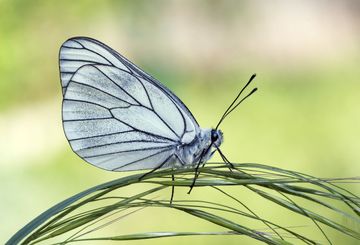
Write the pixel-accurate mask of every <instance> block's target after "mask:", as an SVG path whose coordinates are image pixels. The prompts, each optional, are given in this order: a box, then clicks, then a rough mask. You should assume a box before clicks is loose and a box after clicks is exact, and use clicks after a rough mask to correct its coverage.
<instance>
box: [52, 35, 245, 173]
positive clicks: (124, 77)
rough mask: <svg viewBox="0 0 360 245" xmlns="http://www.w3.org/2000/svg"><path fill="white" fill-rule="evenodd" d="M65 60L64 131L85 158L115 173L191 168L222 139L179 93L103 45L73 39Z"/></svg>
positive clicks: (63, 52)
mask: <svg viewBox="0 0 360 245" xmlns="http://www.w3.org/2000/svg"><path fill="white" fill-rule="evenodd" d="M59 58H60V74H61V83H62V88H63V106H62V116H63V127H64V131H65V135H66V137H67V139H68V141H69V143H70V145H71V148H72V149H73V151H74V152H75V153H76V154H78V155H79V156H80V157H81V158H83V159H84V160H85V161H87V162H89V163H91V164H93V165H95V166H97V167H100V168H102V169H106V170H111V171H128V170H140V169H153V170H155V169H159V168H168V167H172V168H182V167H191V166H195V165H199V164H200V163H203V162H206V161H207V160H208V159H209V158H210V157H211V156H212V154H213V153H214V151H215V149H214V148H216V149H218V148H219V146H220V145H221V143H222V142H223V135H222V132H221V131H220V130H218V129H217V127H218V126H217V127H216V128H215V129H202V128H200V127H199V125H198V123H197V122H196V120H195V118H194V117H193V115H192V114H191V112H190V111H189V109H188V108H187V107H186V106H185V105H184V104H183V103H182V102H181V100H180V99H179V98H178V97H177V96H176V95H175V94H173V93H172V92H171V91H170V90H169V89H167V88H166V87H165V86H164V85H162V84H161V83H160V82H159V81H157V80H156V79H155V78H153V77H152V76H150V75H148V74H147V73H145V72H144V71H142V70H141V69H139V68H138V67H137V66H136V65H134V64H133V63H131V62H130V61H128V60H127V59H126V58H124V57H123V56H122V55H120V54H119V53H117V52H116V51H114V50H113V49H111V48H110V47H108V46H106V45H105V44H103V43H101V42H99V41H97V40H94V39H91V38H87V37H75V38H71V39H69V40H67V41H66V42H65V43H64V44H63V45H62V46H61V49H60V54H59ZM237 98H238V97H237ZM235 101H236V100H235ZM235 101H234V102H233V103H232V105H233V104H234V103H235ZM240 102H241V101H240ZM238 104H239V103H238ZM238 104H237V105H238ZM232 105H231V106H232ZM237 105H236V106H237ZM231 106H230V107H229V108H228V110H227V111H226V112H225V113H224V115H223V117H222V119H221V120H220V122H219V124H220V123H221V121H222V120H223V119H224V118H225V117H226V116H227V115H228V113H230V112H231V111H232V110H233V109H235V108H232V109H231ZM236 106H235V107H236ZM230 109H231V110H230ZM219 124H218V125H219Z"/></svg>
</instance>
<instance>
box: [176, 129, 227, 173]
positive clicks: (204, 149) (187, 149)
mask: <svg viewBox="0 0 360 245" xmlns="http://www.w3.org/2000/svg"><path fill="white" fill-rule="evenodd" d="M222 142H223V134H222V132H221V131H220V130H214V129H200V132H199V133H198V134H197V135H196V136H195V138H194V140H193V141H191V142H190V143H188V144H183V145H179V147H178V148H177V150H176V155H177V157H178V162H176V163H175V165H176V166H177V167H178V165H179V167H180V166H182V167H191V166H194V165H196V164H198V163H199V162H201V163H203V162H206V161H208V160H209V159H210V158H211V156H212V154H213V153H214V149H216V148H218V147H220V145H221V143H222Z"/></svg>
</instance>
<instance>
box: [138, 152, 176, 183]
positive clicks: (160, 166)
mask: <svg viewBox="0 0 360 245" xmlns="http://www.w3.org/2000/svg"><path fill="white" fill-rule="evenodd" d="M171 157H173V155H170V156H169V157H168V158H166V159H165V161H163V162H162V163H161V164H159V166H157V167H155V168H153V169H151V170H150V171H149V172H147V173H145V174H143V175H142V176H141V177H140V178H139V181H141V180H142V179H143V178H145V177H146V176H147V175H149V174H151V173H153V172H155V171H156V170H158V169H160V168H162V167H163V166H164V165H165V164H166V163H167V162H168V161H169V159H170V158H171Z"/></svg>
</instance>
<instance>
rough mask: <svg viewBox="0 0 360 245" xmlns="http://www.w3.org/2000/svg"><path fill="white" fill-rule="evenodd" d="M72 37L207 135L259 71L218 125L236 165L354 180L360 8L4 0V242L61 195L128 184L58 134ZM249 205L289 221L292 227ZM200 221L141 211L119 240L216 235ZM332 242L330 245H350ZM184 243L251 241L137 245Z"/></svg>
mask: <svg viewBox="0 0 360 245" xmlns="http://www.w3.org/2000/svg"><path fill="white" fill-rule="evenodd" d="M72 36H89V37H93V38H95V39H98V40H101V41H102V42H105V43H106V44H108V45H109V46H111V47H113V48H114V49H115V50H118V51H119V52H120V53H122V54H123V55H124V56H125V57H127V58H129V59H130V60H132V61H133V62H134V63H136V64H138V65H139V66H140V67H142V68H143V69H144V70H145V71H147V72H149V73H150V74H152V75H153V76H155V77H156V78H158V79H159V80H160V81H162V82H163V83H164V84H165V85H166V86H168V87H169V88H170V89H171V90H172V91H174V92H175V93H176V94H177V95H178V96H179V97H180V98H181V99H182V100H183V101H184V102H185V104H186V105H188V107H189V109H190V110H191V111H192V112H193V114H194V116H195V117H196V118H197V120H198V122H199V123H200V124H201V125H202V126H203V127H211V126H215V125H216V123H217V121H218V120H219V117H220V116H221V114H222V112H223V111H224V109H225V108H226V106H227V105H228V104H229V102H230V101H231V99H232V98H233V97H234V96H235V94H236V93H237V91H238V90H239V89H240V88H241V87H242V86H243V85H244V82H246V81H247V79H248V78H249V76H250V75H251V74H252V73H255V72H256V73H257V74H258V77H257V78H256V82H255V83H256V86H257V87H259V91H258V92H257V93H256V94H254V95H253V96H252V97H251V98H250V99H249V100H248V101H246V102H245V103H244V104H243V105H242V106H240V107H239V109H238V110H237V111H236V112H235V113H233V114H232V115H231V116H230V117H229V118H228V119H227V120H226V121H225V122H224V123H223V125H222V130H223V132H224V135H225V143H224V144H223V146H222V149H223V151H224V153H225V154H226V155H227V156H228V158H229V159H230V160H231V161H234V162H259V163H265V164H269V165H273V166H277V167H282V168H287V169H291V170H297V171H301V172H305V173H309V174H311V175H316V176H319V177H349V176H356V175H359V170H360V164H359V163H360V149H359V137H360V110H359V105H360V81H359V78H360V69H359V68H360V67H359V62H360V2H358V1H355V0H354V1H307V0H305V1H235V0H234V1H231V0H228V1H210V0H209V1H205V0H201V1H190V0H187V1H175V0H171V1H161V0H155V1H145V0H144V1H36V0H35V1H25V0H12V1H7V0H0V164H1V170H0V183H1V185H0V195H1V199H0V210H1V211H0V220H1V222H0V243H2V241H6V240H7V239H8V238H9V237H10V236H11V235H12V234H13V233H15V232H16V231H17V230H18V229H20V228H21V227H22V226H23V225H25V224H26V223H27V222H29V221H30V220H31V219H33V218H34V217H35V216H36V215H38V214H40V213H41V212H42V211H44V210H45V209H47V208H49V207H50V206H52V205H54V204H56V203H57V202H59V201H61V200H63V199H65V198H66V197H69V196H71V195H73V194H75V193H78V192H80V191H82V190H84V189H86V188H88V187H91V186H94V185H97V184H99V183H102V182H105V181H108V180H111V179H115V178H118V177H120V176H124V175H127V174H129V173H111V172H106V171H102V170H100V169H97V168H95V167H92V166H90V165H88V164H86V163H84V162H83V161H82V160H81V159H80V158H78V157H77V156H76V155H75V154H73V152H72V151H71V149H70V147H69V146H68V143H67V141H66V138H65V136H64V134H63V131H62V124H61V100H62V98H61V87H60V81H59V71H58V50H59V47H60V45H61V44H62V43H63V42H64V41H65V40H66V39H67V38H69V37H72ZM214 160H215V161H216V160H220V159H219V158H218V157H215V159H214ZM348 188H350V189H352V190H353V191H355V192H356V191H359V188H358V187H356V186H350V187H348ZM179 192H180V194H178V195H182V196H183V197H184V198H187V195H186V194H185V192H186V190H183V191H179ZM182 192H183V193H182ZM199 192H200V191H195V194H194V195H196V193H199ZM168 194H169V193H168V192H166V193H165V192H164V196H167V195H168ZM244 200H248V202H249V203H250V205H251V207H253V208H254V209H255V210H256V209H258V210H262V211H263V213H264V214H265V215H266V213H272V215H274V216H277V217H278V218H280V219H282V220H283V222H285V224H286V222H288V219H290V217H291V219H293V216H288V215H284V213H283V212H281V210H279V211H278V212H274V211H273V210H268V209H267V206H266V205H264V203H259V202H251V199H250V198H249V197H246V196H245V195H244ZM159 215H161V216H160V217H159ZM174 221H177V222H176V223H175V224H174ZM181 222H183V224H180V223H181ZM192 222H193V219H186V217H185V215H184V214H176V213H171V212H170V213H164V212H148V213H140V212H139V213H138V214H136V215H134V217H132V218H129V219H124V220H122V221H121V222H119V224H117V226H116V227H115V228H114V229H115V234H116V232H118V233H126V232H129V231H130V230H129V229H130V228H132V230H131V231H132V232H141V231H157V230H160V231H161V230H176V228H178V227H180V229H179V230H185V231H186V230H187V231H188V230H191V229H193V228H194V229H195V228H199V226H200V228H203V230H216V227H214V226H207V225H206V224H204V223H196V222H195V223H192ZM339 222H342V223H344V224H347V222H348V221H346V220H340V221H339ZM157 223H161V224H157ZM300 224H301V222H300ZM181 225H185V226H181ZM307 225H311V223H309V224H307ZM181 227H182V228H183V229H181ZM259 228H261V227H259ZM299 229H301V228H299ZM312 230H313V232H312V233H311V235H313V236H314V237H315V238H316V239H317V240H318V241H319V242H324V238H323V237H322V236H321V235H320V234H319V233H320V232H319V231H318V230H316V229H312ZM300 232H301V230H300ZM328 233H329V236H330V238H332V239H333V241H334V243H335V244H355V243H356V241H354V240H352V239H349V238H346V237H343V236H340V235H339V234H337V233H335V232H333V231H332V230H328ZM189 242H190V243H196V244H218V243H220V242H227V243H228V244H239V242H244V243H245V244H257V243H256V242H255V241H253V240H251V239H249V238H245V237H244V238H238V237H216V238H214V237H195V238H194V237H183V238H167V239H162V240H153V241H136V242H132V244H133V243H136V244H169V243H172V244H185V243H189Z"/></svg>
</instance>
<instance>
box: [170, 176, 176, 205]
mask: <svg viewBox="0 0 360 245" xmlns="http://www.w3.org/2000/svg"><path fill="white" fill-rule="evenodd" d="M171 179H172V181H173V182H174V181H175V176H174V175H173V174H172V175H171ZM174 193H175V186H174V184H173V185H172V186H171V197H170V205H171V204H172V201H173V199H174Z"/></svg>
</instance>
